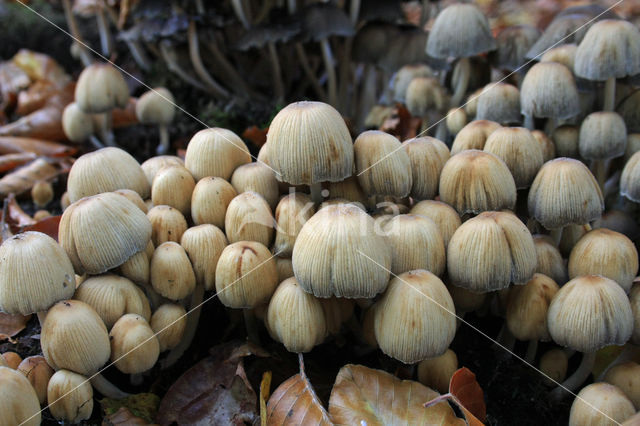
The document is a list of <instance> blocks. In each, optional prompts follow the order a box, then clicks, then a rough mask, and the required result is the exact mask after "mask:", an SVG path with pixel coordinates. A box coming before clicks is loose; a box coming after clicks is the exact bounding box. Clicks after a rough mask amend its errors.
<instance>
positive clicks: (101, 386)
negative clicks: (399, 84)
mask: <svg viewBox="0 0 640 426" xmlns="http://www.w3.org/2000/svg"><path fill="white" fill-rule="evenodd" d="M89 381H90V382H91V385H93V387H94V389H95V390H97V391H98V392H100V393H101V394H102V395H103V396H106V397H107V398H111V399H123V398H126V397H128V396H131V394H128V393H126V392H123V391H121V390H120V389H119V388H118V387H117V386H116V385H114V384H113V383H111V382H110V381H108V380H107V379H105V378H104V376H103V375H102V374H100V373H98V374H96V375H94V376H93V377H91V379H90V380H89Z"/></svg>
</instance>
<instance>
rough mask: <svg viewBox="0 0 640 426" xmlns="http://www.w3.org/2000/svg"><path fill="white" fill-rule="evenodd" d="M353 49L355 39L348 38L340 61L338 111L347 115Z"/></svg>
mask: <svg viewBox="0 0 640 426" xmlns="http://www.w3.org/2000/svg"><path fill="white" fill-rule="evenodd" d="M352 47H353V38H348V39H346V40H345V42H344V47H343V49H342V55H341V56H342V57H341V60H340V67H339V71H340V78H339V80H338V83H339V88H338V107H339V108H338V111H340V112H341V113H343V114H344V113H346V111H347V104H348V96H347V94H348V91H349V90H348V89H349V82H350V80H351V79H350V78H349V77H350V76H351V50H352Z"/></svg>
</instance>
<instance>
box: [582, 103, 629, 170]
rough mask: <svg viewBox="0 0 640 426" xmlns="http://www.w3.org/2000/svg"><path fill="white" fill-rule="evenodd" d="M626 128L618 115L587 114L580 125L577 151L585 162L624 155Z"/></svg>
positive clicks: (603, 112) (612, 113)
mask: <svg viewBox="0 0 640 426" xmlns="http://www.w3.org/2000/svg"><path fill="white" fill-rule="evenodd" d="M626 147H627V127H626V126H625V124H624V120H623V119H622V117H620V115H618V114H617V113H615V112H611V111H598V112H593V113H591V114H589V115H588V116H587V117H586V118H585V119H584V120H583V121H582V124H581V125H580V136H579V142H578V150H579V152H580V156H581V157H582V158H585V159H587V160H608V159H611V158H615V157H620V156H622V155H624V152H625V149H626Z"/></svg>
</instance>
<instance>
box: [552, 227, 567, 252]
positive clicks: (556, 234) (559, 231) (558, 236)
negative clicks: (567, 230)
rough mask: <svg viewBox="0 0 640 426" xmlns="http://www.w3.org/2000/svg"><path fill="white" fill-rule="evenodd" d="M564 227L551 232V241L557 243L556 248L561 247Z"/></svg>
mask: <svg viewBox="0 0 640 426" xmlns="http://www.w3.org/2000/svg"><path fill="white" fill-rule="evenodd" d="M563 229H564V227H562V226H561V227H560V228H555V229H552V230H551V239H552V240H553V242H554V243H555V245H556V247H560V240H562V230H563Z"/></svg>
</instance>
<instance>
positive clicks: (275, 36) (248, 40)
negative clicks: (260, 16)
mask: <svg viewBox="0 0 640 426" xmlns="http://www.w3.org/2000/svg"><path fill="white" fill-rule="evenodd" d="M299 32H300V25H299V23H298V22H287V23H282V22H279V23H275V24H274V23H271V24H269V25H265V24H261V25H258V26H254V27H251V28H250V29H249V31H247V32H245V33H244V34H243V35H242V36H241V37H240V38H239V39H238V41H237V42H236V43H235V48H236V49H238V50H242V51H246V50H249V49H252V48H261V47H264V46H266V45H267V44H269V43H277V42H279V41H280V42H287V41H289V40H291V39H292V38H293V37H295V36H296V35H297V34H298V33H299Z"/></svg>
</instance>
